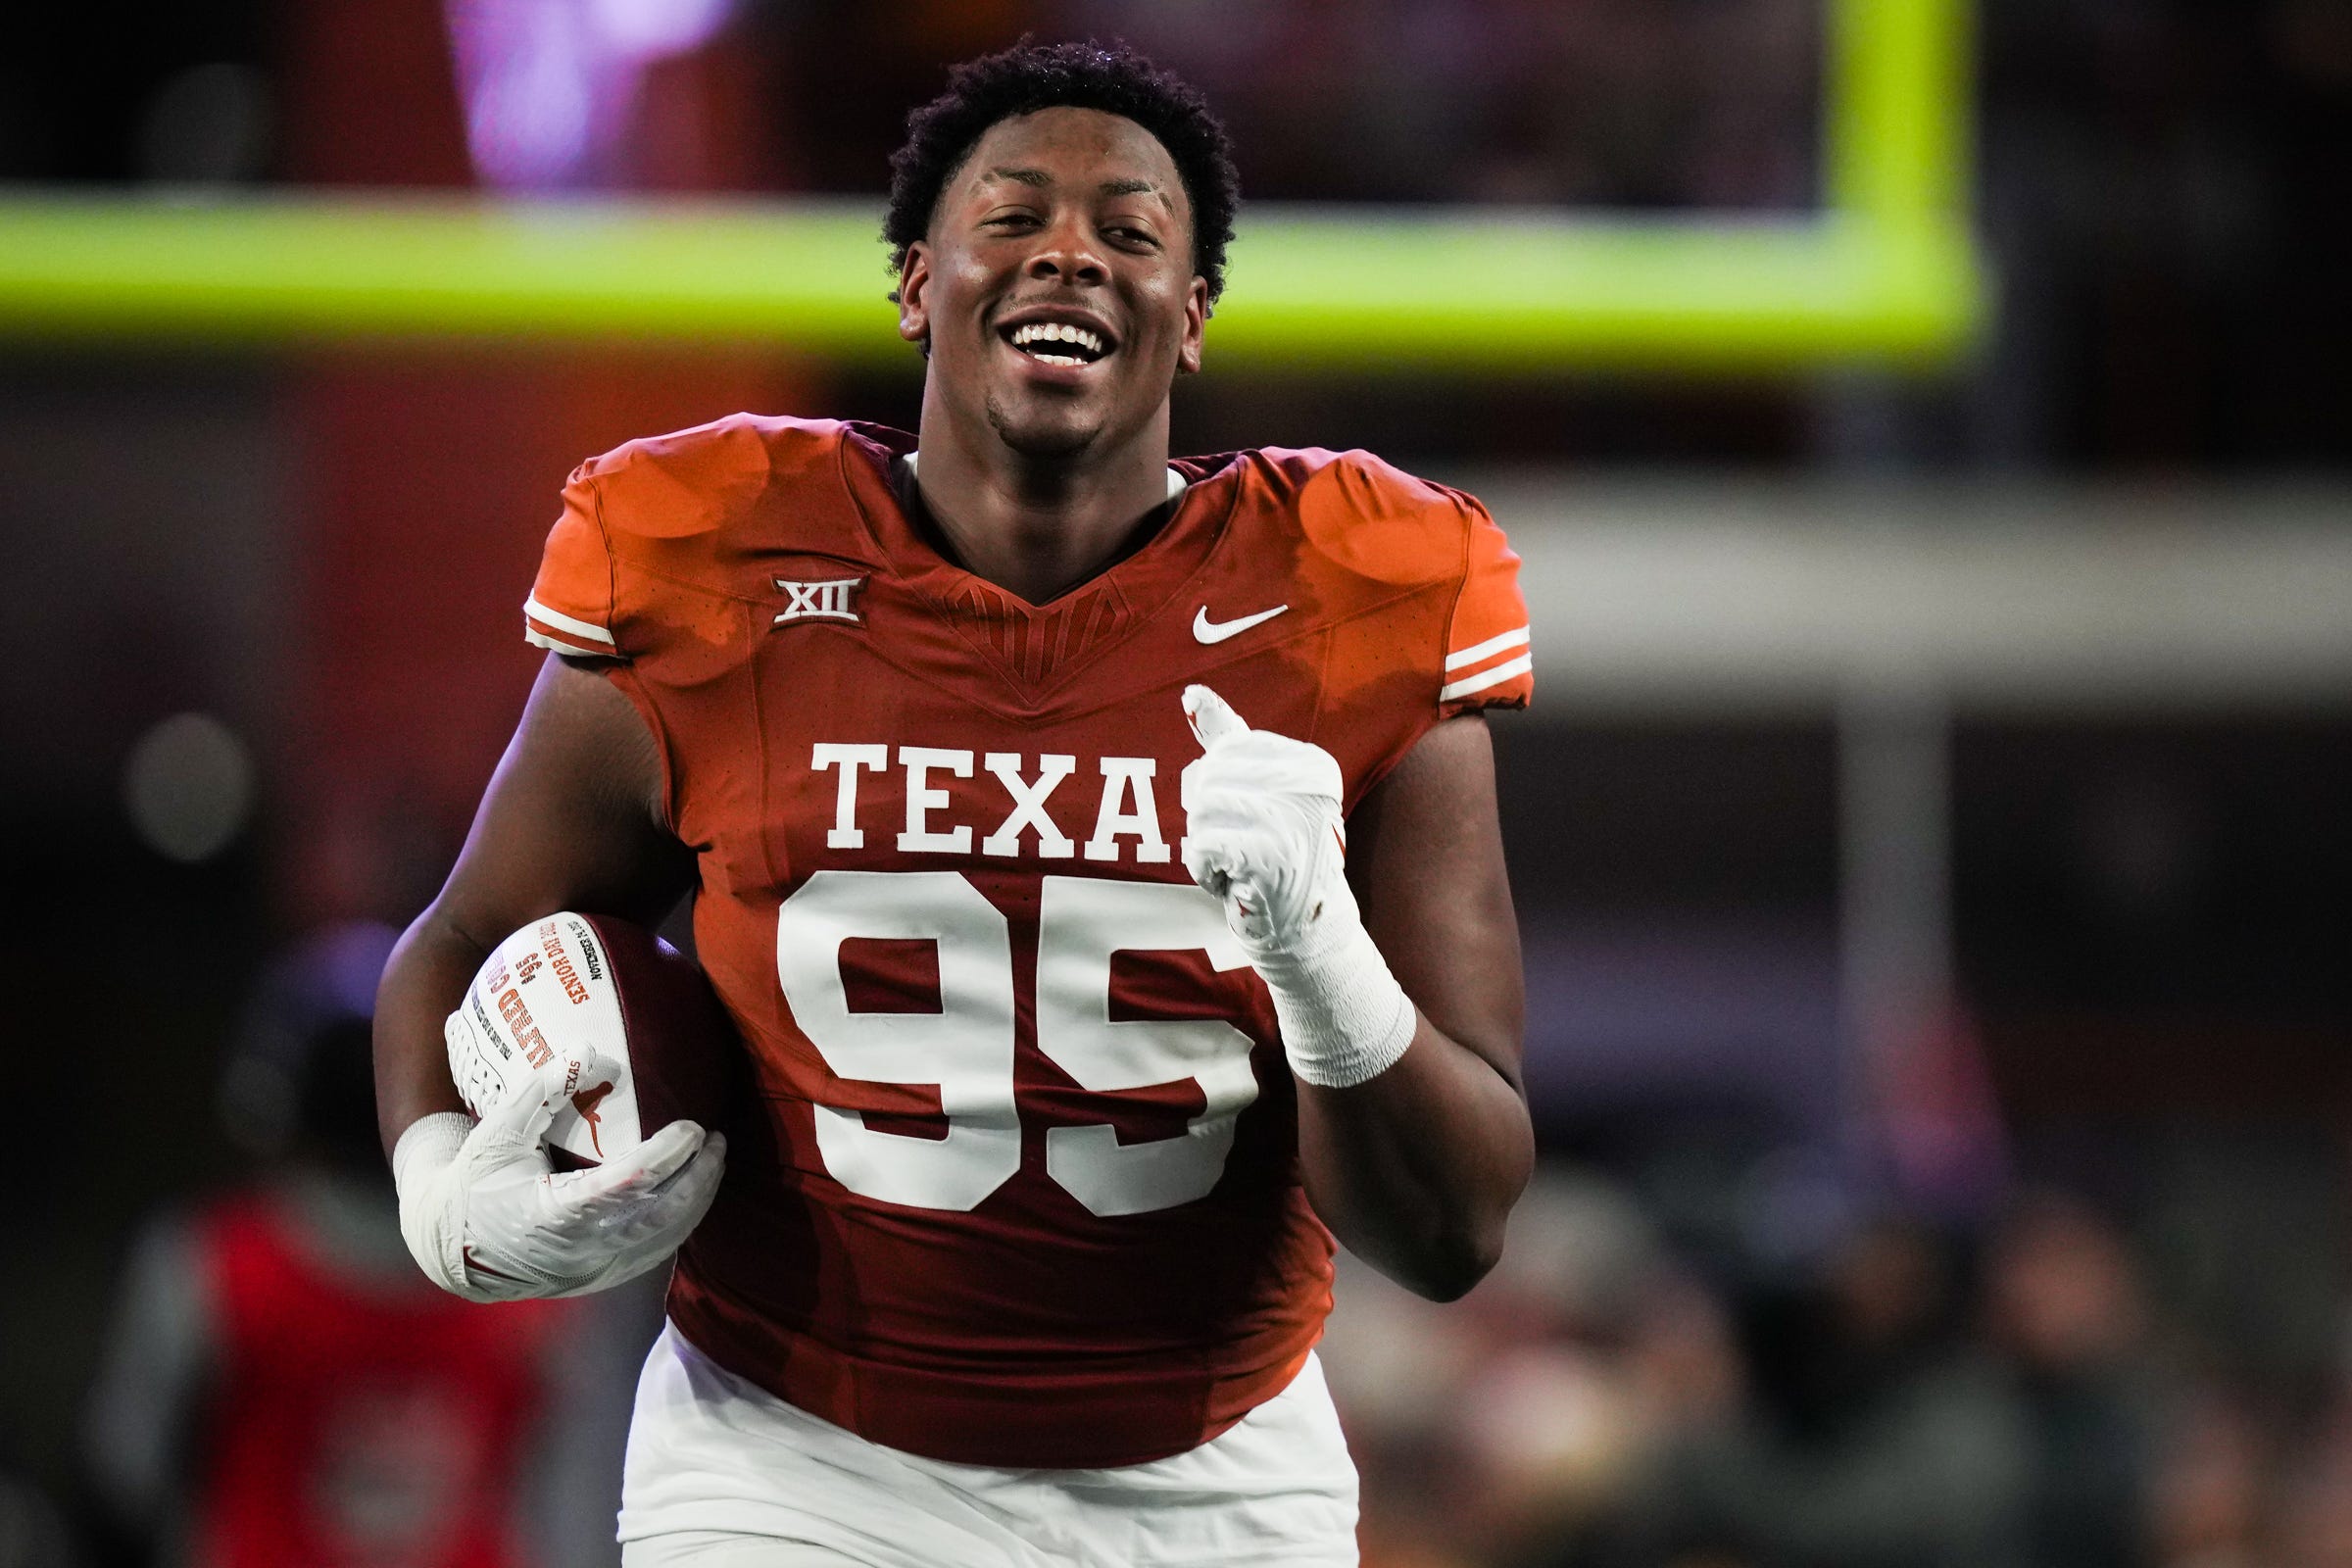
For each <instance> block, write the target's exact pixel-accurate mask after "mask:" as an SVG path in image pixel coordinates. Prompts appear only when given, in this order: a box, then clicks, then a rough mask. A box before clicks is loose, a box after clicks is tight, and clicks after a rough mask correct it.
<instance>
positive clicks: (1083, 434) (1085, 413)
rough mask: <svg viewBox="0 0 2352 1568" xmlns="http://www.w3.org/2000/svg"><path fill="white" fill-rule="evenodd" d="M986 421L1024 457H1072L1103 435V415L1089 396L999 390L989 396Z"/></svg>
mask: <svg viewBox="0 0 2352 1568" xmlns="http://www.w3.org/2000/svg"><path fill="white" fill-rule="evenodd" d="M988 422H989V423H990V424H991V425H993V426H994V427H995V428H996V432H997V437H998V439H999V440H1001V441H1003V442H1004V443H1005V446H1007V447H1009V448H1010V449H1012V450H1013V451H1015V452H1017V453H1019V454H1020V455H1021V456H1022V457H1025V458H1037V459H1053V458H1074V457H1076V456H1078V455H1079V454H1080V453H1082V452H1084V451H1086V450H1087V449H1088V448H1089V447H1091V446H1093V445H1094V444H1095V442H1096V441H1097V440H1098V439H1099V438H1100V437H1101V436H1102V434H1103V423H1104V421H1103V412H1102V410H1101V409H1099V408H1096V407H1094V406H1093V400H1092V399H1084V400H1081V399H1076V398H1056V397H1044V398H1041V397H1036V396H1033V395H1030V396H1025V395H1023V394H1021V393H1020V392H1013V393H1010V394H1009V395H1006V394H1000V395H998V396H995V397H991V398H990V399H989V400H988Z"/></svg>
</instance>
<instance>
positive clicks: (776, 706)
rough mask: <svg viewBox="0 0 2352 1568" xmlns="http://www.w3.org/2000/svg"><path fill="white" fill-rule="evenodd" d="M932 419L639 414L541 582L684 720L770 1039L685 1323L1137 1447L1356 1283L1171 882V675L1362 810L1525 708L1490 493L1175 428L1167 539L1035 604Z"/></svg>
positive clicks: (1223, 1392)
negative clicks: (1449, 743) (929, 515)
mask: <svg viewBox="0 0 2352 1568" xmlns="http://www.w3.org/2000/svg"><path fill="white" fill-rule="evenodd" d="M913 445H914V442H913V438H912V437H910V436H907V435H906V434H903V433H901V432H898V431H894V430H888V429H883V428H880V427H876V426H870V425H863V424H856V423H847V424H845V423H835V422H829V421H814V420H798V419H785V418H760V417H750V416H736V417H730V418H726V419H722V420H719V421H717V422H715V423H712V424H710V425H706V426H702V427H700V428H697V429H693V430H688V431H684V432H681V433H678V434H675V435H670V436H664V437H659V438H655V439H651V440H645V441H637V442H631V443H629V444H628V445H626V446H623V447H621V448H619V449H618V450H616V451H614V452H613V453H611V454H609V455H607V456H605V457H602V458H599V459H596V460H593V461H591V462H589V463H587V464H585V465H583V466H581V467H580V468H579V469H578V470H577V471H576V472H575V473H574V474H573V475H572V480H571V483H570V485H569V486H568V487H567V489H566V490H565V493H564V502H565V508H564V515H563V517H562V518H561V519H560V520H559V521H558V523H557V524H556V527H555V530H554V532H553V534H552V535H551V536H550V538H549V540H548V545H547V551H546V555H545V558H544V562H543V564H542V565H541V568H540V572H539V576H538V580H537V583H536V585H535V587H534V589H533V592H532V596H531V599H530V602H529V604H528V605H527V606H526V610H525V616H526V632H527V635H528V636H529V637H530V639H531V641H533V642H535V643H538V644H540V645H542V646H544V647H547V648H550V649H553V650H555V651H556V652H558V653H561V654H564V655H567V656H573V657H579V658H590V659H598V660H602V661H604V664H603V665H602V666H601V667H602V668H604V669H605V670H606V671H607V673H608V674H609V677H610V678H611V679H612V680H613V682H614V683H615V684H616V685H618V686H619V687H620V688H621V689H622V690H624V691H625V692H626V693H627V694H628V696H629V698H630V700H631V701H632V703H634V705H635V706H636V708H637V710H638V711H639V712H640V714H641V715H642V716H643V718H644V720H645V722H646V724H647V725H648V726H649V727H650V728H651V730H652V732H653V733H654V735H655V737H656V738H657V740H658V741H659V743H660V745H661V748H662V755H663V760H664V766H665V768H666V809H667V812H668V818H669V822H670V825H671V827H672V828H673V830H674V831H675V833H676V834H677V836H678V837H679V838H680V839H681V840H682V841H683V842H684V843H686V844H687V845H689V846H690V847H692V848H693V850H694V851H695V852H696V854H697V855H698V857H699V859H700V871H701V888H700V894H699V898H698V902H697V904H696V908H695V932H696V937H697V941H698V944H699V948H700V956H701V958H702V961H703V963H704V964H705V966H706V967H707V969H708V971H709V973H710V976H711V981H712V982H713V984H714V985H715V986H716V988H717V990H718V993H719V995H720V997H721V998H722V999H723V1000H724V1001H725V1002H726V1004H727V1006H728V1008H729V1009H730V1011H731V1012H732V1013H733V1015H734V1018H735V1021H736V1023H737V1024H738V1026H739V1027H740V1028H741V1030H742V1032H743V1034H744V1037H745V1039H746V1040H747V1041H748V1042H749V1043H750V1047H751V1050H752V1053H753V1055H754V1057H755V1061H756V1074H757V1080H758V1083H759V1087H760V1104H759V1105H758V1106H757V1107H756V1109H754V1110H753V1111H752V1112H751V1113H749V1114H747V1116H746V1118H745V1119H744V1123H743V1125H741V1126H739V1127H736V1128H731V1129H730V1136H731V1139H732V1141H733V1147H734V1151H735V1152H734V1153H733V1154H732V1156H731V1161H730V1166H729V1173H728V1177H727V1180H726V1182H725V1183H724V1185H723V1186H722V1188H721V1190H720V1193H719V1196H718V1198H717V1200H716V1201H715V1203H714V1205H713V1207H712V1208H711V1212H710V1215H709V1217H708V1218H707V1219H706V1220H705V1221H704V1222H703V1224H702V1225H701V1227H700V1228H699V1229H698V1230H697V1231H696V1232H695V1234H694V1236H693V1238H692V1240H691V1241H690V1242H689V1243H688V1244H687V1246H686V1247H685V1249H684V1250H683V1252H682V1253H681V1254H680V1262H679V1266H678V1270H677V1274H676V1277H675V1280H674V1282H673V1284H672V1286H671V1291H670V1302H669V1311H670V1316H671V1318H672V1320H673V1321H674V1322H675V1323H676V1325H677V1326H678V1328H679V1329H680V1330H681V1331H682V1332H683V1333H684V1334H685V1335H686V1336H687V1337H688V1338H689V1339H690V1340H692V1341H693V1342H694V1344H695V1345H697V1346H698V1347H700V1348H702V1349H703V1350H704V1351H705V1352H706V1353H707V1354H709V1355H710V1356H711V1358H712V1359H713V1360H715V1361H716V1362H718V1363H719V1364H720V1365H721V1366H723V1367H726V1368H728V1369H730V1370H732V1371H734V1372H735V1373H737V1374H739V1375H740V1376H742V1377H745V1378H748V1379H750V1380H752V1381H754V1382H756V1383H758V1384H760V1385H761V1386H763V1387H765V1388H767V1389H768V1390H770V1391H772V1392H773V1393H775V1394H777V1395H779V1396H781V1397H784V1398H785V1399H787V1400H789V1401H791V1402H792V1403H794V1404H797V1405H799V1406H801V1407H802V1408H804V1409H807V1410H809V1411H811V1412H813V1413H814V1414H816V1415H818V1416H821V1417H823V1418H824V1419H826V1420H829V1421H831V1422H834V1423H836V1424H837V1425H840V1426H843V1427H846V1428H848V1429H850V1430H851V1431H853V1432H856V1433H858V1434H859V1435H861V1436H863V1437H865V1438H868V1439H871V1440H873V1441H875V1442H878V1443H881V1444H884V1445H887V1446H891V1447H896V1448H901V1449H905V1450H908V1451H911V1452H914V1453H918V1454H923V1455H927V1456H930V1457H933V1458H939V1459H946V1460H951V1461H956V1462H964V1463H978V1464H989V1465H999V1466H1019V1467H1027V1466H1103V1465H1124V1464H1133V1463H1139V1462H1142V1461H1146V1460H1151V1459H1154V1458H1158V1457H1161V1456H1164V1455H1169V1454H1174V1453H1178V1452H1181V1451H1183V1450H1185V1449H1188V1448H1191V1447H1193V1446H1196V1445H1199V1444H1201V1443H1202V1442H1203V1441H1205V1440H1206V1439H1208V1438H1211V1437H1213V1436H1215V1435H1216V1434H1218V1433H1220V1432H1222V1431H1224V1430H1225V1429H1227V1428H1228V1427H1230V1426H1231V1425H1233V1423H1235V1422H1236V1421H1238V1420H1239V1419H1240V1418H1241V1417H1242V1416H1243V1415H1245V1414H1246V1413H1248V1412H1249V1410H1250V1408H1251V1407H1252V1406H1254V1405H1255V1404H1257V1403H1258V1402H1260V1401H1261V1400H1263V1399H1266V1398H1268V1397H1271V1396H1272V1395H1273V1394H1275V1393H1276V1392H1278V1391H1279V1390H1281V1389H1282V1388H1283V1386H1284V1385H1285V1384H1286V1383H1287V1382H1288V1381H1289V1379H1290V1378H1291V1376H1292V1375H1293V1374H1294V1373H1295V1372H1296V1371H1297V1369H1298V1368H1299V1365H1300V1364H1301V1362H1302V1360H1303V1359H1304V1357H1305V1356H1306V1353H1307V1351H1308V1350H1309V1348H1311V1347H1312V1346H1313V1344H1314V1342H1315V1340H1316V1338H1317V1336H1318V1334H1319V1332H1320V1329H1321V1324H1322V1319H1323V1316H1324V1313H1325V1311H1326V1310H1327V1308H1328V1306H1329V1301H1330V1284H1331V1255H1332V1243H1331V1239H1330V1237H1329V1235H1328V1233H1326V1231H1325V1230H1324V1229H1323V1227H1322V1226H1321V1225H1320V1224H1319V1223H1318V1222H1317V1221H1316V1219H1315V1217H1314V1215H1313V1213H1312V1212H1311V1210H1310V1209H1309V1207H1308V1205H1307V1202H1306V1200H1305V1197H1304V1195H1303V1193H1302V1191H1301V1188H1300V1185H1299V1170H1298V1150H1297V1137H1298V1134H1297V1120H1296V1116H1295V1114H1294V1108H1293V1105H1292V1100H1293V1097H1294V1094H1295V1091H1294V1089H1293V1087H1292V1081H1291V1077H1290V1074H1289V1072H1288V1071H1287V1070H1286V1068H1285V1064H1284V1058H1283V1055H1282V1053H1281V1050H1280V1047H1279V1044H1278V1040H1277V1035H1276V1026H1275V1018H1274V1013H1273V1009H1272V1006H1271V1005H1270V1003H1269V1001H1268V995H1267V992H1266V989H1265V986H1264V984H1263V982H1261V981H1260V980H1259V979H1258V978H1257V976H1256V974H1255V973H1254V972H1253V970H1252V969H1251V967H1250V962H1249V961H1248V959H1247V958H1246V957H1245V956H1244V954H1243V953H1242V951H1241V949H1240V947H1239V946H1238V944H1237V943H1236V941H1235V939H1234V938H1233V936H1232V935H1231V933H1230V932H1229V931H1228V930H1227V927H1226V923H1225V920H1224V917H1223V914H1222V911H1221V908H1220V906H1219V904H1218V902H1217V900H1215V899H1213V898H1212V897H1210V896H1209V895H1208V894H1207V893H1204V892H1202V891H1201V889H1200V888H1198V887H1196V886H1195V885H1194V884H1193V882H1192V880H1191V878H1190V877H1189V876H1188V875H1187V873H1186V870H1185V865H1184V860H1183V857H1182V854H1181V846H1180V844H1179V837H1180V834H1181V831H1182V824H1183V814H1182V812H1181V810H1180V809H1179V808H1178V804H1177V802H1176V799H1175V794H1176V775H1177V773H1178V771H1179V770H1180V769H1181V768H1182V767H1183V765H1184V763H1185V762H1186V760H1189V759H1190V758H1192V757H1194V756H1197V755H1198V754H1199V750H1200V748H1199V746H1198V744H1197V743H1196V742H1195V740H1194V739H1193V737H1192V735H1191V734H1190V732H1189V731H1188V729H1187V727H1186V722H1185V718H1184V714H1183V712H1182V711H1181V708H1180V704H1179V700H1178V699H1179V694H1180V693H1181V692H1182V691H1183V690H1184V688H1185V686H1186V684H1187V683H1188V682H1194V681H1201V682H1206V683H1208V684H1211V685H1213V686H1214V687H1215V689H1216V690H1217V691H1218V692H1219V693H1221V694H1222V695H1223V696H1224V697H1226V698H1227V699H1228V700H1229V701H1230V702H1231V703H1232V704H1233V706H1234V707H1235V708H1236V709H1237V710H1238V711H1240V712H1241V713H1242V715H1243V716H1244V717H1245V718H1246V719H1247V720H1248V721H1249V722H1250V724H1251V725H1254V726H1260V727H1263V728H1266V729H1270V730H1275V731H1279V732H1281V733H1283V734H1287V735H1292V736H1297V737H1299V738H1301V739H1304V740H1309V741H1312V742H1314V743H1316V744H1317V745H1320V746H1322V747H1324V748H1325V749H1327V750H1328V751H1329V752H1331V753H1332V755H1333V756H1334V757H1336V758H1337V759H1338V760H1339V762H1340V764H1341V768H1342V770H1343V774H1344V777H1345V781H1346V789H1347V800H1348V804H1349V805H1350V806H1352V805H1353V804H1354V803H1355V802H1356V801H1358V800H1360V799H1361V798H1362V797H1363V795H1364V792H1365V791H1366V790H1367V789H1369V788H1370V787H1371V786H1372V785H1373V784H1374V783H1376V782H1377V781H1378V780H1379V779H1380V778H1381V777H1382V776H1383V774H1384V773H1385V772H1386V771H1387V770H1388V769H1389V768H1390V767H1391V766H1393V765H1394V764H1395V763H1396V762H1397V760H1399V759H1400V758H1402V757H1403V756H1404V754H1405V753H1406V751H1407V750H1409V749H1410V748H1411V747H1412V745H1413V743H1414V742H1415V741H1416V740H1417V739H1418V738H1419V737H1420V736H1421V735H1422V733H1423V732H1424V731H1426V730H1427V729H1428V728H1429V727H1430V726H1431V725H1432V724H1434V723H1435V722H1437V721H1438V720H1439V719H1440V718H1441V717H1444V716H1447V715H1450V714H1454V713H1460V712H1467V711H1474V710H1477V709H1482V708H1488V707H1514V708H1515V707H1522V706H1524V705H1525V704H1526V702H1527V700H1528V697H1529V693H1530V689H1531V685H1530V675H1529V668H1530V661H1529V657H1528V647H1527V643H1528V632H1527V614H1526V610H1525V606H1524V605H1523V603H1522V602H1521V599H1520V596H1519V591H1518V587H1517V568H1518V560H1517V558H1516V557H1515V556H1514V555H1512V553H1511V552H1510V549H1509V547H1508V546H1507V544H1506V543H1505V542H1504V539H1503V536H1502V533H1501V531H1500V530H1499V529H1498V528H1496V527H1495V523H1494V522H1493V520H1492V519H1491V518H1489V516H1488V515H1487V514H1486V512H1485V510H1484V509H1483V508H1481V507H1480V506H1479V504H1478V503H1477V502H1476V501H1475V500H1472V499H1471V498H1470V497H1468V496H1465V495H1462V494H1459V493H1458V492H1455V491H1451V490H1447V489H1445V488H1443V487H1441V486H1437V485H1432V484H1428V483H1425V482H1422V481H1420V480H1416V479H1414V478H1411V477H1409V476H1407V475H1405V474H1403V473H1400V472H1398V471H1397V470H1396V469H1394V468H1392V467H1389V466H1386V465H1385V464H1383V463H1381V462H1380V461H1379V460H1378V459H1375V458H1372V457H1370V456H1368V455H1366V454H1363V453H1360V452H1351V453H1342V454H1334V453H1330V452H1324V451H1279V450H1271V449H1268V450H1261V451H1253V452H1244V453H1239V454H1230V455H1226V456H1222V457H1216V458H1208V459H1187V460H1179V461H1177V462H1176V463H1175V464H1173V465H1172V466H1171V470H1170V472H1171V477H1170V490H1171V493H1172V503H1171V504H1172V508H1173V510H1172V515H1169V516H1168V518H1167V519H1166V520H1165V522H1164V523H1163V524H1162V525H1161V526H1160V527H1159V529H1158V531H1157V532H1156V534H1154V535H1153V536H1152V539H1151V540H1150V542H1149V543H1148V544H1146V545H1145V546H1144V547H1143V548H1142V549H1140V550H1138V551H1136V552H1135V553H1134V554H1133V555H1131V556H1129V557H1127V558H1126V559H1125V560H1123V561H1120V562H1118V563H1117V564H1114V565H1112V566H1111V567H1109V568H1108V569H1107V570H1106V571H1104V572H1103V573H1102V574H1101V575H1100V576H1097V577H1095V578H1093V579H1092V580H1090V581H1088V582H1087V583H1086V584H1085V585H1084V586H1082V587H1080V588H1078V589H1076V590H1074V591H1073V592H1071V593H1069V594H1067V595H1065V596H1064V597H1062V598H1060V599H1057V600H1055V601H1054V602H1053V603H1051V604H1048V605H1044V606H1037V607H1033V606H1030V605H1028V604H1025V603H1023V602H1021V601H1020V600H1018V599H1016V598H1015V597H1014V596H1012V595H1010V594H1008V593H1006V592H1005V591H1004V590H1003V589H1000V588H998V587H996V586H994V585H993V584H991V583H989V582H987V581H985V580H983V579H981V578H979V577H977V576H974V575H972V574H971V573H969V572H966V571H964V570H962V569H960V568H959V567H957V566H956V565H955V564H951V563H950V562H949V561H947V560H946V559H944V558H943V556H942V555H941V554H940V553H939V552H938V551H937V550H936V549H934V548H933V547H932V545H931V544H929V543H928V542H927V536H926V534H925V533H924V531H923V529H922V528H921V527H920V526H918V525H917V523H916V522H914V521H913V520H910V518H909V515H908V512H907V504H906V502H905V501H904V500H903V497H904V496H905V495H906V494H907V491H908V489H909V488H910V487H908V486H907V485H906V484H905V483H904V480H905V476H906V474H907V460H908V459H910V457H911V453H912V448H913ZM894 481H895V482H894Z"/></svg>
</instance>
